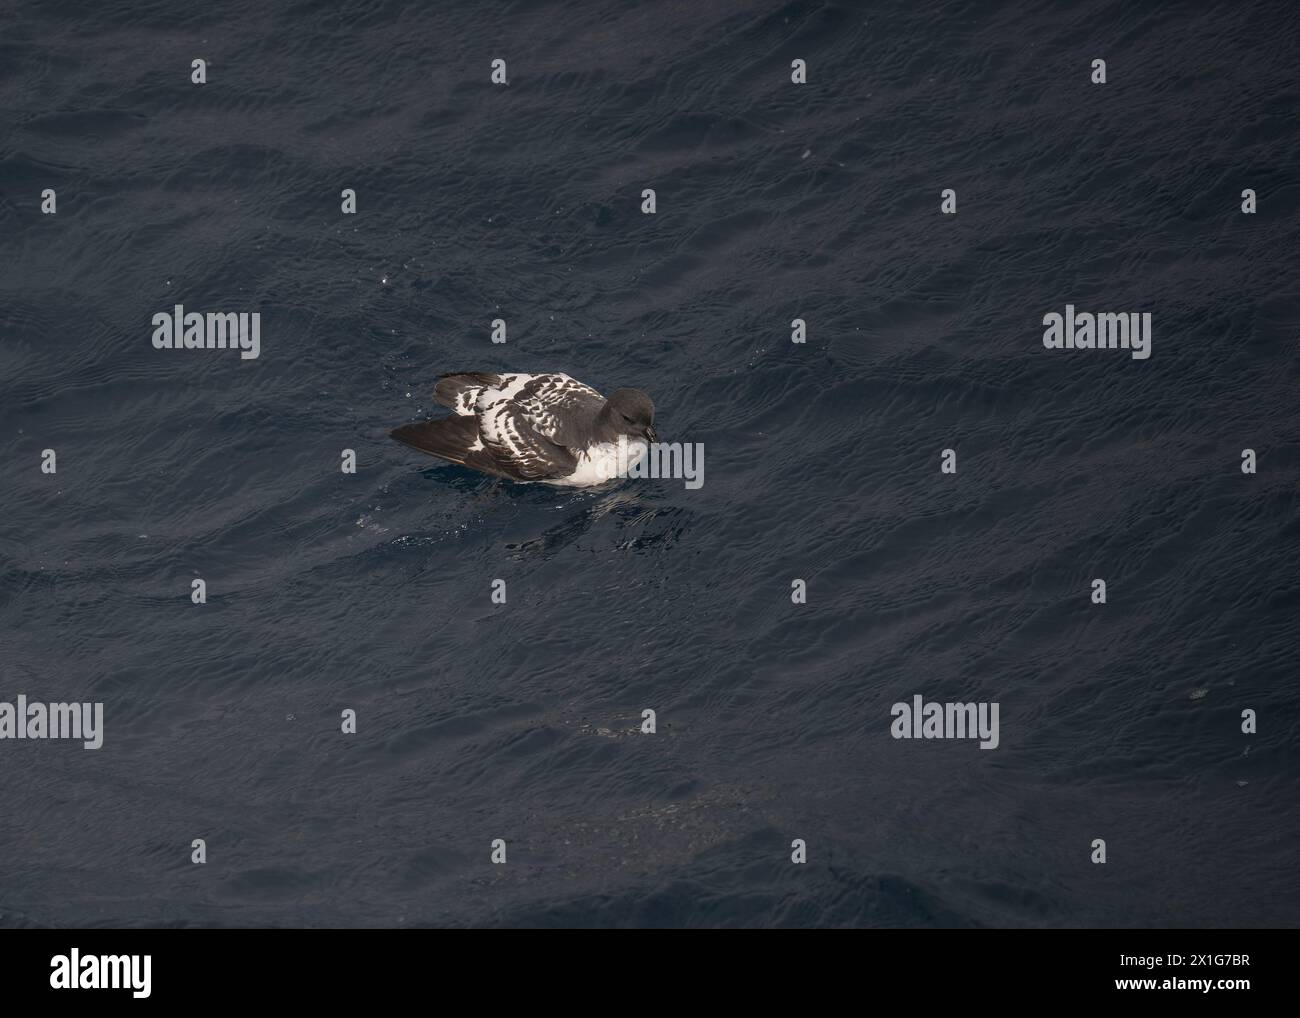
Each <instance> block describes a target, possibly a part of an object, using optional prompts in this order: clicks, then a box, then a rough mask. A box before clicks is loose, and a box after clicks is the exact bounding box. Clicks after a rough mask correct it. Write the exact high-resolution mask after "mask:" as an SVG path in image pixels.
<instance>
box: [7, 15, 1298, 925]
mask: <svg viewBox="0 0 1300 1018" xmlns="http://www.w3.org/2000/svg"><path fill="white" fill-rule="evenodd" d="M1298 41H1300V8H1298V7H1297V5H1296V4H1294V3H1293V2H1290V0H1284V2H1277V3H1256V4H1240V5H1234V4H1224V5H1211V4H1199V3H1186V4H1162V3H1152V4H1137V3H1122V2H1110V3H1101V2H1096V3H1062V2H1055V3H1053V2H1006V3H969V4H966V3H947V4H935V3H926V2H911V3H899V4H893V3H890V4H870V5H867V4H863V5H861V6H855V5H847V4H827V3H815V2H795V3H787V4H779V3H754V2H740V0H736V2H728V0H720V2H702V3H664V4H653V5H651V4H644V3H634V2H632V0H612V2H594V0H593V2H579V0H571V2H564V3H475V4H450V3H447V4H436V5H423V4H410V3H396V2H388V3H385V2H377V0H376V2H364V3H341V4H325V3H261V2H252V0H240V2H237V3H205V4H196V5H190V4H172V3H149V2H139V0H133V2H130V3H124V2H111V0H110V2H92V0H86V2H83V3H68V2H57V3H26V4H20V5H18V6H17V7H14V6H12V5H9V6H7V7H6V8H5V10H4V13H3V16H2V18H0V112H2V114H3V116H2V117H0V476H2V477H3V489H0V490H2V495H3V499H2V504H0V508H2V510H3V515H2V517H0V518H2V519H3V524H2V528H0V701H9V702H13V701H14V700H15V698H16V696H17V695H18V694H19V693H23V694H26V695H27V696H28V697H29V699H33V700H47V701H60V700H72V701H83V700H84V701H101V702H103V704H104V711H105V722H104V725H105V734H104V745H103V748H102V749H100V750H98V751H94V752H91V751H85V750H83V749H81V748H80V746H79V744H73V743H69V742H58V741H45V742H30V741H23V742H17V741H7V740H6V741H2V742H0V774H2V775H3V780H0V925H5V926H26V925H60V926H61V925H75V926H109V925H132V926H134V925H148V926H157V925H198V926H250V925H293V926H301V925H305V926H320V925H347V926H353V925H358V926H415V925H419V924H450V925H507V924H530V925H564V924H584V925H585V924H596V925H691V926H695V925H699V926H704V925H729V926H762V925H800V926H814V925H831V926H849V925H862V926H918V927H919V926H936V925H939V926H1152V925H1154V926H1164V925H1185V926H1256V925H1292V926H1293V925H1296V924H1297V920H1298V919H1300V877H1297V863H1298V862H1300V858H1298V856H1300V852H1298V851H1297V838H1298V835H1300V755H1298V754H1297V741H1298V737H1300V722H1298V720H1297V710H1298V709H1300V623H1298V618H1297V613H1298V611H1300V520H1298V517H1297V510H1298V508H1300V505H1298V499H1297V492H1298V489H1297V483H1298V481H1300V399H1298V396H1300V386H1298V385H1297V377H1298V372H1300V354H1298V352H1297V350H1298V347H1297V340H1298V337H1300V276H1298V274H1297V250H1298V242H1300V229H1298V227H1297V215H1298V214H1300V160H1298V159H1297V151H1298V149H1297V140H1298V139H1300V130H1298V127H1297V125H1298V121H1297V108H1298V106H1300V71H1297V66H1298V65H1297V56H1296V55H1297V49H1298V47H1297V42H1298ZM1099 57H1100V58H1104V59H1105V60H1106V61H1107V65H1108V69H1107V74H1108V79H1109V80H1108V82H1107V84H1105V85H1104V86H1102V85H1094V84H1092V83H1091V82H1090V80H1089V75H1090V65H1091V61H1092V60H1093V59H1095V58H1099ZM195 58H203V59H206V60H207V61H208V62H209V70H208V83H207V84H205V85H202V86H199V85H194V84H191V83H190V63H191V61H192V60H193V59H195ZM495 58H502V59H505V60H506V61H507V67H508V74H509V78H510V83H509V85H508V86H494V85H492V84H491V82H490V80H489V76H490V72H491V67H490V64H491V61H492V60H493V59H495ZM796 58H799V59H804V60H806V61H807V62H808V68H809V72H808V73H809V83H808V84H806V85H802V86H800V85H794V84H792V83H791V81H790V64H791V61H792V60H794V59H796ZM345 187H350V188H354V189H355V190H356V192H357V195H358V208H359V212H358V214H357V215H355V216H345V215H343V214H341V212H340V191H341V190H342V189H343V188H345ZM647 187H650V188H654V189H655V190H656V191H657V200H658V211H657V213H656V214H655V215H644V214H642V213H641V211H640V205H641V192H642V190H643V188H647ZM45 188H53V189H55V191H56V192H57V202H58V205H57V209H58V211H57V214H55V215H42V214H41V212H40V201H41V192H42V190H43V189H45ZM944 188H953V189H955V190H956V193H957V201H958V212H957V214H956V215H955V216H948V215H941V214H940V211H939V206H940V192H941V191H942V190H943V189H944ZM1245 188H1251V189H1254V190H1255V191H1256V192H1257V194H1258V202H1259V205H1258V212H1257V214H1254V215H1243V214H1242V212H1241V211H1240V205H1241V201H1242V199H1241V192H1242V190H1243V189H1245ZM1067 302H1068V303H1073V304H1075V305H1076V306H1077V307H1078V308H1079V309H1080V310H1089V311H1119V312H1125V311H1139V312H1140V311H1147V312H1151V313H1152V315H1153V343H1152V356H1151V358H1150V359H1149V360H1147V361H1138V360H1134V359H1132V358H1131V357H1130V356H1129V354H1128V353H1127V352H1125V351H1091V352H1089V351H1069V350H1061V351H1048V350H1046V349H1044V347H1043V343H1042V332H1043V325H1042V317H1043V315H1045V314H1047V313H1049V312H1052V311H1057V312H1060V311H1063V309H1064V305H1065V304H1066V303H1067ZM175 303H182V304H183V305H184V306H185V307H186V309H187V310H198V311H234V312H240V311H245V312H259V313H260V314H261V315H262V335H261V343H262V350H261V356H260V357H259V358H258V359H256V360H249V361H241V360H240V359H239V358H238V357H237V356H236V355H234V354H231V353H228V352H221V351H211V352H171V351H158V350H155V349H153V347H152V345H151V343H150V336H151V324H150V322H151V318H152V316H153V315H154V314H155V313H157V312H160V311H168V310H170V309H171V307H172V306H173V304H175ZM495 318H504V319H505V320H506V321H507V323H508V330H509V331H508V342H507V343H506V344H505V345H504V346H501V345H493V344H492V343H491V342H490V337H489V329H490V323H491V321H492V320H493V319H495ZM794 318H803V319H805V320H806V321H807V323H808V341H807V343H806V344H804V345H797V344H794V343H792V342H790V322H791V321H792V319H794ZM475 369H485V370H498V369H512V370H523V371H533V370H559V371H567V372H569V373H570V374H572V375H574V376H576V377H578V378H581V379H583V380H584V381H587V382H590V383H591V384H593V385H595V386H597V387H598V388H601V389H602V390H606V391H608V390H610V389H613V388H615V387H618V386H620V385H630V386H636V387H639V388H642V389H645V390H646V391H647V392H649V393H650V394H651V395H652V396H653V397H654V399H655V401H656V403H657V405H658V408H659V416H658V425H659V430H660V432H661V434H662V435H663V436H664V438H665V439H668V440H678V441H692V442H702V443H703V444H704V447H705V450H706V459H705V484H704V486H703V487H702V488H701V489H699V490H696V491H691V490H687V489H686V488H685V487H684V486H683V485H682V483H681V482H680V481H669V480H639V481H628V482H625V483H623V484H621V485H615V486H612V487H608V488H603V489H597V490H592V491H577V492H575V491H566V490H560V491H556V490H551V489H544V488H537V487H527V486H514V485H509V484H502V483H497V482H495V481H492V480H490V479H485V478H483V477H481V476H479V475H475V474H472V473H470V472H468V471H466V470H464V469H461V468H458V467H453V466H442V465H438V464H437V463H436V461H434V460H431V459H428V458H425V457H422V456H420V455H419V454H418V453H416V452H414V451H413V450H410V449H406V448H404V447H402V446H399V445H397V444H396V443H394V442H392V441H391V440H390V439H389V438H388V436H387V433H388V430H389V429H390V428H391V427H393V426H394V425H397V424H400V423H403V422H405V421H408V420H412V419H418V418H420V417H423V416H434V415H437V414H441V413H445V411H443V410H442V409H441V408H437V407H435V406H434V405H433V402H432V399H431V389H432V386H433V382H434V379H435V378H436V376H437V375H438V374H439V373H441V372H444V371H452V370H475ZM1248 447H1249V448H1253V449H1255V450H1256V452H1257V454H1258V460H1259V470H1258V473H1257V474H1255V475H1253V476H1251V475H1246V474H1243V472H1242V470H1241V469H1240V462H1241V451H1242V449H1244V448H1248ZM46 448H53V449H54V450H56V453H57V457H58V459H57V464H58V471H57V474H55V475H48V474H43V473H42V472H41V470H40V459H41V451H42V450H43V449H46ZM345 448H352V449H355V450H356V452H357V455H358V459H359V469H358V472H357V473H356V475H355V476H349V475H345V474H343V473H342V472H341V471H340V469H339V465H340V455H341V451H342V450H343V449H345ZM945 448H952V449H955V450H956V452H957V456H958V471H957V473H956V474H955V475H945V474H942V473H941V472H940V469H939V466H940V453H941V450H943V449H945ZM196 577H201V578H203V579H204V580H205V581H206V583H207V585H208V594H209V598H208V603H207V604H206V605H202V606H199V605H195V604H192V603H191V600H190V584H191V581H192V580H193V579H194V578H196ZM1095 577H1102V578H1104V579H1105V580H1106V581H1107V584H1108V603H1107V604H1106V605H1104V606H1099V605H1093V604H1092V603H1091V602H1090V599H1089V592H1090V587H1089V585H1090V582H1091V580H1092V579H1093V578H1095ZM496 578H501V579H505V580H506V582H507V585H508V598H509V600H508V603H507V604H506V605H504V606H502V605H494V604H492V603H491V601H490V592H491V584H492V581H493V580H494V579H496ZM795 578H802V579H805V580H806V581H807V583H808V603H807V604H806V605H795V604H792V603H791V596H790V591H791V581H792V580H793V579H795ZM915 694H921V695H923V696H925V697H926V698H927V699H930V700H938V701H991V702H997V703H999V704H1000V710H1001V731H1000V740H1001V741H1000V745H999V747H998V748H997V749H996V750H992V751H982V750H980V749H979V748H978V746H977V745H976V744H975V743H974V742H971V741H901V740H895V739H893V738H891V736H890V734H889V727H890V723H891V716H890V708H891V705H892V704H893V703H895V702H896V701H910V700H911V698H912V696H913V695H915ZM345 708H351V709H353V710H355V711H356V712H357V715H358V732H357V734H355V735H344V734H342V733H341V732H340V712H341V711H342V710H344V709H345ZM646 708H652V709H654V710H655V711H657V716H658V732H657V734H655V735H653V736H649V735H642V734H641V733H640V732H639V730H638V729H639V725H640V721H641V712H642V710H644V709H646ZM1247 708H1249V709H1252V710H1255V711H1256V712H1257V714H1258V734H1255V735H1244V734H1242V732H1241V712H1242V711H1243V710H1244V709H1247ZM1247 751H1248V752H1247ZM195 838H203V839H205V840H206V843H207V859H208V861H207V863H206V864H205V865H202V866H199V865H194V864H192V863H191V861H190V853H191V847H190V846H191V842H192V841H193V839H195ZM495 838H502V839H505V841H506V842H507V845H508V860H509V861H508V862H507V864H506V865H504V866H499V865H493V864H492V863H491V862H490V845H491V842H492V840H493V839H495ZM796 838H802V839H804V840H805V841H806V843H807V846H808V863H807V864H806V865H802V866H799V865H794V864H792V863H791V862H790V853H791V842H792V841H793V840H794V839H796ZM1096 838H1101V839H1105V841H1106V845H1107V855H1108V861H1107V863H1106V864H1105V865H1104V866H1103V865H1094V864H1093V863H1092V862H1091V861H1090V855H1091V852H1092V847H1091V846H1092V842H1093V839H1096Z"/></svg>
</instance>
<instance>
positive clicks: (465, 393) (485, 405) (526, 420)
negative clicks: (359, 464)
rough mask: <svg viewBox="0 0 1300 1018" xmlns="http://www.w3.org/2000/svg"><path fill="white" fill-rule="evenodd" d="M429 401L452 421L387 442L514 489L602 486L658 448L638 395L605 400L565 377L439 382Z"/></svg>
mask: <svg viewBox="0 0 1300 1018" xmlns="http://www.w3.org/2000/svg"><path fill="white" fill-rule="evenodd" d="M433 398H434V400H435V401H436V402H437V403H439V404H440V405H442V406H445V407H450V408H451V409H452V410H455V411H456V416H454V417H443V418H440V419H438V420H434V421H417V422H416V423H414V424H403V425H402V426H401V427H400V428H395V429H393V432H392V435H393V438H395V439H397V440H398V441H399V442H404V443H406V444H407V445H409V446H411V447H413V448H415V449H419V450H420V451H421V452H427V453H429V454H430V455H431V456H437V457H438V458H439V459H444V460H447V461H448V462H450V463H459V464H461V465H462V466H466V467H471V468H473V469H474V470H481V471H482V472H483V473H485V474H491V475H493V476H494V477H506V478H509V479H510V480H513V481H540V482H543V483H545V484H559V485H570V486H574V487H586V486H589V485H596V484H601V483H603V482H605V481H608V480H611V479H612V478H614V477H618V476H619V475H620V473H621V472H622V471H623V470H625V469H626V468H627V467H629V466H631V465H632V464H634V463H636V462H639V461H640V460H641V459H642V458H643V457H644V456H645V455H646V453H647V452H648V451H649V445H648V443H650V442H657V441H658V440H659V436H658V435H657V434H656V433H655V429H654V419H655V406H654V404H653V403H652V402H650V397H649V396H647V395H646V394H645V393H644V392H641V391H640V390H639V389H616V390H614V392H613V393H611V394H610V396H609V398H608V399H606V398H605V397H604V396H602V395H601V394H600V393H599V392H597V391H596V390H595V389H593V388H592V387H591V386H589V385H584V384H583V383H582V382H579V381H577V380H576V379H573V378H570V377H569V376H568V375H563V374H544V375H507V374H490V373H487V372H477V371H475V372H464V373H454V374H448V375H442V376H441V377H440V378H439V379H438V384H437V385H435V386H434V389H433ZM620 439H622V440H623V442H622V443H620ZM620 445H621V447H622V450H623V451H622V455H621V457H620Z"/></svg>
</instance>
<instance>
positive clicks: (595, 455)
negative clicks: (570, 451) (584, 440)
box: [547, 442, 650, 488]
mask: <svg viewBox="0 0 1300 1018" xmlns="http://www.w3.org/2000/svg"><path fill="white" fill-rule="evenodd" d="M625 450H626V451H625V453H624V455H623V457H622V458H620V456H619V447H618V445H617V444H616V443H614V442H601V443H600V444H599V445H593V446H592V447H591V448H590V449H588V450H586V451H585V452H581V453H578V457H577V458H578V465H577V467H576V468H575V469H574V471H573V473H571V474H569V476H568V477H556V478H552V479H549V480H548V481H547V483H548V484H562V485H565V486H569V487H575V488H580V487H586V486H588V485H592V484H604V483H605V482H606V481H611V480H613V479H614V478H615V477H619V476H622V474H623V472H624V471H626V470H630V469H631V468H632V467H633V466H634V465H635V464H637V463H639V462H640V461H641V460H642V459H644V458H645V455H646V453H647V452H649V451H650V450H649V446H647V445H646V443H645V442H628V443H627V445H626V446H625Z"/></svg>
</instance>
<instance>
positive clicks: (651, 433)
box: [645, 424, 659, 442]
mask: <svg viewBox="0 0 1300 1018" xmlns="http://www.w3.org/2000/svg"><path fill="white" fill-rule="evenodd" d="M645 437H646V438H648V439H650V441H652V442H658V441H659V432H657V431H655V426H654V425H653V424H651V425H650V426H649V427H647V428H646V429H645Z"/></svg>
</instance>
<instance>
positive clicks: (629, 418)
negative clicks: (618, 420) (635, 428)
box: [623, 414, 632, 424]
mask: <svg viewBox="0 0 1300 1018" xmlns="http://www.w3.org/2000/svg"><path fill="white" fill-rule="evenodd" d="M623 420H625V421H627V423H628V424H631V423H632V418H631V417H629V416H628V415H627V414H623Z"/></svg>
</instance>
